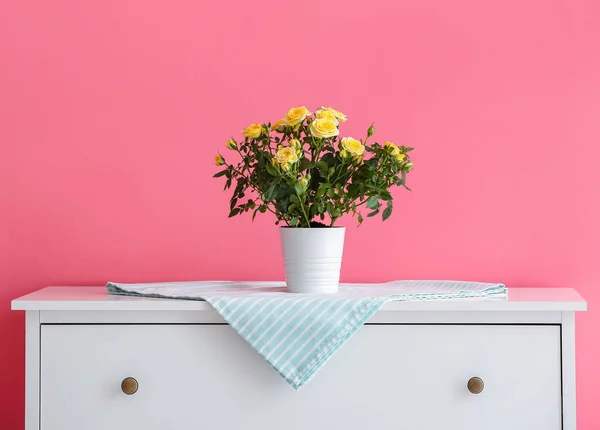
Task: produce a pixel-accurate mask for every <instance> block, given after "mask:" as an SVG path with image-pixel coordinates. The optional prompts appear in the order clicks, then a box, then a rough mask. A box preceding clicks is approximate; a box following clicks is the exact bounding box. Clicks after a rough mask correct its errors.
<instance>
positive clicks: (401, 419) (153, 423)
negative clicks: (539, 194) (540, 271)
mask: <svg viewBox="0 0 600 430" xmlns="http://www.w3.org/2000/svg"><path fill="white" fill-rule="evenodd" d="M12 308H13V309H15V310H25V311H26V430H82V429H83V430H131V429H144V430H171V429H177V430H192V429H194V430H195V429H199V428H204V429H210V430H234V429H235V430H237V429H241V428H243V429H245V430H282V429H285V430H301V429H302V430H305V429H314V430H337V429H340V430H341V429H344V430H437V429H445V430H454V429H456V430H475V429H477V430H480V429H486V430H506V429H510V430H561V429H563V430H575V428H576V415H575V411H576V408H575V323H574V320H575V318H574V313H575V311H583V310H585V309H586V303H585V301H584V300H583V299H582V298H581V297H580V296H579V295H578V294H577V292H575V291H574V290H572V289H567V288H557V289H541V288H540V289H525V288H523V289H511V290H510V291H509V300H507V301H500V300H482V301H432V302H393V303H389V304H388V305H386V306H385V307H384V308H383V309H382V310H381V311H380V312H378V313H377V314H376V315H375V316H374V317H373V318H372V319H371V320H370V321H369V323H368V324H367V325H366V326H365V327H363V328H362V329H361V330H360V331H359V332H358V333H357V334H356V335H355V336H354V337H353V338H352V339H351V340H350V341H349V342H348V344H347V345H345V346H344V347H343V348H342V349H341V350H340V351H338V353H337V354H335V355H334V357H333V358H332V359H331V360H330V362H329V363H327V364H326V365H325V367H324V368H323V369H322V370H320V371H319V372H318V373H317V375H316V376H315V378H314V379H313V380H312V381H311V382H310V383H309V384H308V385H307V386H306V387H303V388H302V389H301V390H300V391H294V390H293V389H292V388H291V387H290V386H288V385H287V383H286V382H285V381H284V380H283V379H282V378H281V377H280V376H279V375H278V374H277V373H276V372H275V371H274V370H273V369H271V368H270V367H269V365H268V364H267V363H266V362H265V361H264V360H263V359H262V358H261V357H260V356H259V355H258V354H257V353H256V352H255V351H254V350H253V349H252V348H251V347H250V346H248V345H247V344H246V343H245V342H244V341H243V340H242V339H241V338H239V337H238V335H237V334H236V333H235V332H234V331H233V330H232V329H231V328H230V327H229V326H227V325H226V324H224V322H223V320H222V319H221V318H220V317H219V315H218V314H217V313H216V312H215V311H213V310H212V309H211V308H210V306H209V305H208V304H207V303H204V302H193V301H180V300H158V299H147V298H138V297H123V296H108V295H107V293H106V292H105V290H104V289H103V288H100V287H98V288H96V287H51V288H46V289H43V290H40V291H38V292H35V293H32V294H29V295H27V296H24V297H21V298H20V299H17V300H15V301H13V303H12Z"/></svg>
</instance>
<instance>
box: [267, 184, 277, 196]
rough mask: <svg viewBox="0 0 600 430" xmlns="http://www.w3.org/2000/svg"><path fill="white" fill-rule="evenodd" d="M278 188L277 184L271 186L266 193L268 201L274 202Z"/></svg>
mask: <svg viewBox="0 0 600 430" xmlns="http://www.w3.org/2000/svg"><path fill="white" fill-rule="evenodd" d="M276 187H277V184H271V186H270V187H269V188H268V189H267V192H266V193H265V197H266V198H267V200H273V196H274V195H275V188H276Z"/></svg>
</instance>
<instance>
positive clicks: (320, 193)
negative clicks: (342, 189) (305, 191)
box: [315, 185, 327, 199]
mask: <svg viewBox="0 0 600 430" xmlns="http://www.w3.org/2000/svg"><path fill="white" fill-rule="evenodd" d="M326 192H327V188H325V187H324V186H322V185H321V186H320V187H319V189H318V190H317V194H316V195H315V197H316V198H318V199H320V198H321V197H323V196H324V195H325V193H326Z"/></svg>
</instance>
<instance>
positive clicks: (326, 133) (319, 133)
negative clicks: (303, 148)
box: [310, 118, 340, 138]
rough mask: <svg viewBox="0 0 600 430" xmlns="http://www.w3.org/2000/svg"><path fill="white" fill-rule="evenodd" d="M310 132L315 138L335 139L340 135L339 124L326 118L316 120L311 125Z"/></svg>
mask: <svg viewBox="0 0 600 430" xmlns="http://www.w3.org/2000/svg"><path fill="white" fill-rule="evenodd" d="M310 132H311V133H312V135H313V136H315V137H321V138H325V137H333V136H337V135H338V134H340V131H339V130H338V128H337V124H336V123H335V122H333V121H331V120H328V119H326V118H320V119H315V120H314V121H313V122H311V123H310Z"/></svg>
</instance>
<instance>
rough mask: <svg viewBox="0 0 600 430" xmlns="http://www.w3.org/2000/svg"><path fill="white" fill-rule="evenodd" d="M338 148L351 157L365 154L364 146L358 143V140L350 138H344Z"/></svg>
mask: <svg viewBox="0 0 600 430" xmlns="http://www.w3.org/2000/svg"><path fill="white" fill-rule="evenodd" d="M340 146H341V147H342V149H343V150H346V152H347V153H348V154H350V155H351V156H352V157H359V156H362V155H363V153H364V152H365V146H364V145H363V144H362V143H360V140H356V139H354V138H352V137H344V138H343V139H342V141H341V142H340Z"/></svg>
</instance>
